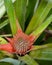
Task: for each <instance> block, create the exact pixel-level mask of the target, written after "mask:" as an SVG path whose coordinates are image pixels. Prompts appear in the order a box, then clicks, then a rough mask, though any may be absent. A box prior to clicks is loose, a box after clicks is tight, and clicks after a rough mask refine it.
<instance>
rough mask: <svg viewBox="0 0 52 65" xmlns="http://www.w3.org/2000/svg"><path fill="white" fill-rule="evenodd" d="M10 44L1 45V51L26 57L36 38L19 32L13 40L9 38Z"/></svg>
mask: <svg viewBox="0 0 52 65" xmlns="http://www.w3.org/2000/svg"><path fill="white" fill-rule="evenodd" d="M7 40H8V41H9V43H8V44H1V45H0V50H4V51H8V52H10V53H16V54H19V55H25V54H26V53H27V52H29V51H30V50H31V49H32V47H33V43H34V37H33V36H32V35H29V36H28V35H26V34H24V33H23V32H22V30H18V31H17V34H16V35H14V37H13V38H7Z"/></svg>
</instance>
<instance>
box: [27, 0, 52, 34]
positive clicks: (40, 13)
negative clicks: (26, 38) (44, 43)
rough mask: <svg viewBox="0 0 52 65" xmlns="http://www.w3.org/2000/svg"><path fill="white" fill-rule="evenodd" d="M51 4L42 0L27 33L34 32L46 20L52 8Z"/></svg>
mask: <svg viewBox="0 0 52 65" xmlns="http://www.w3.org/2000/svg"><path fill="white" fill-rule="evenodd" d="M51 6H52V4H51V3H47V2H46V1H43V0H42V2H41V3H40V5H39V8H38V9H37V12H36V14H34V16H33V18H32V19H31V21H30V24H29V26H28V27H27V30H26V33H28V32H29V33H30V32H32V31H33V30H35V29H36V28H37V27H38V26H39V25H40V24H41V23H42V22H43V21H44V19H45V18H46V16H47V15H48V13H49V11H50V9H51Z"/></svg>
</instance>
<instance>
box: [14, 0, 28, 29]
mask: <svg viewBox="0 0 52 65" xmlns="http://www.w3.org/2000/svg"><path fill="white" fill-rule="evenodd" d="M14 6H15V11H16V16H17V18H18V20H19V23H20V25H21V27H22V29H23V30H24V25H25V15H26V6H27V0H16V2H15V5H14Z"/></svg>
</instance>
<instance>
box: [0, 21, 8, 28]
mask: <svg viewBox="0 0 52 65" xmlns="http://www.w3.org/2000/svg"><path fill="white" fill-rule="evenodd" d="M8 23H9V22H8V20H6V21H4V22H2V23H1V24H0V29H1V28H3V27H4V26H6V25H7V24H8Z"/></svg>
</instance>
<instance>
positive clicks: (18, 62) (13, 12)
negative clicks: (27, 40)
mask: <svg viewBox="0 0 52 65" xmlns="http://www.w3.org/2000/svg"><path fill="white" fill-rule="evenodd" d="M16 20H18V21H17V23H18V24H20V25H18V28H20V26H21V29H22V30H23V32H24V33H25V34H27V35H29V34H32V35H33V36H36V38H35V40H34V41H35V43H34V49H33V50H32V51H30V52H29V53H27V54H26V55H24V56H18V55H17V56H16V55H15V54H10V53H8V52H6V51H0V65H3V64H4V65H49V64H50V65H51V64H52V0H0V40H1V41H0V44H7V42H8V41H7V40H6V39H5V38H4V37H5V36H7V37H13V35H14V34H16V31H17V28H16Z"/></svg>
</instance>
